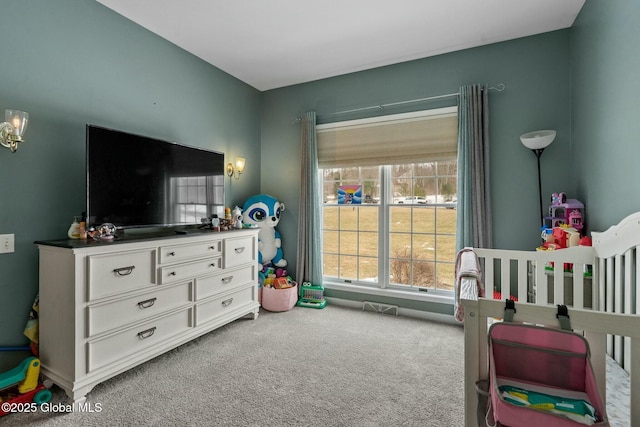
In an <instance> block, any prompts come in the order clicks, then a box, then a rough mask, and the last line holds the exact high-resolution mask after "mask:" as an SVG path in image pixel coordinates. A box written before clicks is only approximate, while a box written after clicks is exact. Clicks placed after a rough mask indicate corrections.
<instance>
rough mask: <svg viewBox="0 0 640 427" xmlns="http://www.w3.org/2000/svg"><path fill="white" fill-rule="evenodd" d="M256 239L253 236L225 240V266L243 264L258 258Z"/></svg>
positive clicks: (256, 260)
mask: <svg viewBox="0 0 640 427" xmlns="http://www.w3.org/2000/svg"><path fill="white" fill-rule="evenodd" d="M255 244H256V239H254V237H253V236H245V237H238V238H233V239H226V240H225V241H224V267H225V268H230V267H235V266H238V265H243V264H246V263H249V262H251V261H255V262H258V259H257V258H256V252H257V251H256V246H255Z"/></svg>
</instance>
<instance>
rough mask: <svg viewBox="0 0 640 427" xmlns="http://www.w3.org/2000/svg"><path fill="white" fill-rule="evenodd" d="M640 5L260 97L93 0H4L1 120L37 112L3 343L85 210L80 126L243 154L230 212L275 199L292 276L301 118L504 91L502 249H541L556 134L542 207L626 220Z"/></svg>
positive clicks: (2, 209) (10, 226) (6, 203)
mask: <svg viewBox="0 0 640 427" xmlns="http://www.w3.org/2000/svg"><path fill="white" fill-rule="evenodd" d="M639 8H640V5H639V4H638V3H637V2H635V1H633V0H617V1H615V2H602V1H596V0H587V2H586V4H585V6H584V8H583V10H582V12H581V13H580V15H579V17H578V19H577V20H576V23H575V25H574V26H573V27H572V28H571V29H567V30H561V31H555V32H551V33H546V34H542V35H538V36H533V37H527V38H522V39H518V40H513V41H508V42H504V43H497V44H493V45H489V46H484V47H479V48H474V49H468V50H464V51H460V52H454V53H449V54H445V55H440V56H436V57H432V58H426V59H421V60H417V61H411V62H406V63H402V64H396V65H392V66H388V67H381V68H376V69H372V70H368V71H363V72H358V73H353V74H348V75H343V76H339V77H335V78H330V79H324V80H319V81H315V82H310V83H306V84H301V85H296V86H290V87H285V88H281V89H275V90H271V91H267V92H264V93H260V92H258V91H257V90H255V89H253V88H252V87H250V86H248V85H246V84H244V83H242V82H240V81H238V80H237V79H235V78H233V77H231V76H229V75H228V74H226V73H224V72H222V71H220V70H219V69H217V68H215V67H213V66H211V65H209V64H206V63H204V62H203V61H201V60H199V59H197V58H195V57H194V56H192V55H190V54H188V53H186V52H184V51H183V50H181V49H179V48H178V47H176V46H174V45H172V44H171V43H168V42H167V41H165V40H163V39H161V38H159V37H157V36H155V35H153V34H151V33H149V32H148V31H146V30H144V29H142V28H140V27H139V26H137V25H136V24H134V23H132V22H130V21H128V20H127V19H125V18H123V17H121V16H119V15H117V14H116V13H114V12H112V11H111V10H109V9H107V8H105V7H103V6H102V5H100V4H98V3H97V2H94V1H83V0H57V1H55V2H53V1H47V0H5V1H3V11H2V13H3V21H4V22H5V23H16V24H15V25H10V24H5V25H2V26H0V37H1V39H2V40H4V41H5V43H2V44H1V45H0V55H1V57H2V58H3V66H4V71H3V73H2V78H0V112H1V110H3V109H5V108H15V109H21V110H25V111H28V112H29V113H30V116H31V123H30V124H29V129H28V130H27V134H26V140H27V141H28V142H26V143H25V144H23V145H22V146H21V147H20V149H19V150H18V152H17V153H16V154H11V153H10V152H9V150H6V149H0V182H2V185H0V234H5V233H15V235H16V252H15V253H13V254H2V255H0V272H1V273H2V274H0V319H1V320H2V324H3V328H2V330H1V331H0V345H16V344H24V342H25V339H24V337H23V336H22V328H23V326H24V321H25V320H26V315H27V313H28V310H29V307H30V305H31V303H32V301H33V298H34V297H35V295H36V294H37V291H38V290H37V287H38V261H37V260H38V254H37V250H36V248H35V246H34V245H33V241H34V240H40V239H52V238H59V237H62V236H64V235H65V233H66V230H67V228H68V226H69V223H70V221H71V219H72V217H73V216H74V215H77V214H78V213H79V212H80V211H82V210H83V208H84V192H85V185H84V167H85V165H84V144H85V141H84V127H85V124H86V123H95V124H99V125H103V126H107V127H113V128H117V129H122V130H126V131H130V132H135V133H140V134H145V135H149V136H153V137H158V138H162V139H168V140H175V141H179V142H182V143H185V144H189V145H194V146H200V147H204V148H210V149H214V150H218V151H223V152H225V153H226V154H227V155H228V157H229V158H230V159H233V158H235V157H236V156H243V157H245V158H246V159H247V170H246V171H245V173H244V174H243V175H242V177H241V178H240V180H238V181H233V183H232V184H229V181H227V185H226V190H227V204H228V205H235V204H241V203H242V202H243V201H244V200H245V199H246V198H247V197H248V196H250V195H252V194H255V193H256V192H265V193H270V194H273V195H274V196H276V197H278V198H280V199H281V200H282V201H283V202H284V203H285V204H286V207H287V209H286V210H285V212H284V214H283V218H282V220H281V223H280V226H279V229H280V231H281V233H282V234H283V242H284V243H283V244H284V253H285V258H287V259H288V260H289V264H290V269H291V270H292V271H294V270H295V267H294V266H295V261H296V259H295V258H296V257H295V251H296V234H297V212H298V182H299V180H300V178H299V177H300V168H299V164H300V158H299V157H300V149H299V139H300V125H299V122H297V121H296V117H297V116H298V115H299V114H300V113H301V112H304V111H308V110H314V111H316V112H317V113H318V114H319V116H320V121H322V122H327V121H331V120H335V117H334V116H331V113H334V112H336V111H341V110H347V109H352V108H359V107H366V106H371V105H378V104H381V103H391V102H398V101H405V100H408V99H416V98H423V97H429V96H433V95H441V94H448V93H453V92H457V91H458V88H459V87H460V86H461V85H463V84H469V83H487V84H489V85H492V86H495V85H497V84H499V83H503V84H505V85H506V90H505V91H504V92H501V93H498V92H494V91H492V92H491V93H490V110H491V127H490V132H491V147H492V148H491V150H492V152H491V163H492V174H491V181H492V191H493V205H492V207H493V210H494V223H495V226H496V227H495V235H494V240H495V244H496V246H498V247H501V248H510V249H531V248H533V247H535V246H536V245H537V243H538V232H537V228H538V213H537V210H538V205H537V183H536V167H535V157H534V156H533V154H532V153H530V152H529V151H527V150H526V149H525V148H524V147H523V146H522V145H521V143H520V141H519V135H520V134H522V133H524V132H527V131H531V130H536V129H545V128H551V129H556V130H557V131H558V137H557V139H556V141H555V142H554V143H553V144H552V145H551V146H550V147H549V148H548V149H547V150H546V151H545V153H544V155H543V158H542V174H543V195H544V197H545V198H546V197H548V195H549V194H550V193H552V192H557V191H565V192H566V193H568V194H569V195H570V196H575V197H576V198H579V199H581V200H584V201H585V202H586V204H587V223H588V226H590V228H591V229H594V230H601V229H604V228H606V227H608V226H609V225H611V224H614V223H616V222H617V221H619V220H620V219H621V218H622V217H624V216H625V215H627V214H628V213H631V212H634V211H637V210H639V208H640V206H639V205H640V200H639V199H638V197H637V196H636V195H635V194H634V193H632V190H633V188H634V186H635V185H636V182H637V181H638V180H639V178H640V177H639V176H638V175H640V172H638V170H637V168H633V165H635V164H636V163H637V159H638V158H639V157H640V156H639V154H640V152H639V150H640V148H639V147H640V144H637V142H636V141H634V136H636V135H639V134H640V132H639V131H640V129H638V128H639V127H640V120H638V102H637V101H636V100H637V99H639V95H640V93H639V92H640V86H639V85H638V84H637V82H636V80H637V78H636V76H637V74H638V72H639V71H640V64H639V61H640V57H639V56H638V55H637V48H636V49H635V50H634V48H635V47H636V46H635V45H636V44H635V41H637V40H638V39H639V36H640V34H639V31H640V30H639V29H638V27H637V26H634V24H633V22H634V21H636V22H637V21H638V18H640V11H639ZM450 103H451V102H449V104H450ZM441 105H443V103H436V102H433V103H423V104H416V105H415V106H414V107H415V109H423V108H431V107H436V106H441ZM399 111H400V110H394V109H390V110H388V111H387V112H399ZM348 118H355V117H354V116H340V119H348ZM434 311H438V312H442V311H441V308H437V307H435V308H434ZM0 358H1V355H0ZM0 367H1V360H0Z"/></svg>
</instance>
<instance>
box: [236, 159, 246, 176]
mask: <svg viewBox="0 0 640 427" xmlns="http://www.w3.org/2000/svg"><path fill="white" fill-rule="evenodd" d="M244 163H245V161H244V157H238V158H237V159H236V170H237V171H238V173H242V172H244Z"/></svg>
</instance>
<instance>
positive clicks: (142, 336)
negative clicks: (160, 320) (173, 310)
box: [138, 326, 156, 340]
mask: <svg viewBox="0 0 640 427" xmlns="http://www.w3.org/2000/svg"><path fill="white" fill-rule="evenodd" d="M155 333H156V327H155V326H154V327H153V328H149V329H147V330H146V331H142V332H138V338H140V339H141V340H143V339H146V338H149V337H150V336H151V335H153V334H155Z"/></svg>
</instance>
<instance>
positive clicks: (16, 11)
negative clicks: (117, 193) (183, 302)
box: [0, 0, 261, 367]
mask: <svg viewBox="0 0 640 427" xmlns="http://www.w3.org/2000/svg"><path fill="white" fill-rule="evenodd" d="M2 19H3V25H1V26H0V40H2V41H3V42H2V43H0V57H1V58H2V67H3V71H2V73H0V76H1V77H0V112H2V117H4V109H5V108H13V109H18V110H24V111H27V112H28V113H29V114H30V123H29V128H28V129H27V133H26V135H25V139H26V141H27V142H26V143H24V144H22V145H21V146H20V148H19V149H18V151H17V152H16V153H15V154H12V153H11V152H10V151H9V150H7V149H5V148H1V147H0V183H1V184H0V234H7V233H15V239H16V243H15V246H16V251H15V253H13V254H0V319H1V324H2V328H1V329H0V346H3V345H5V346H8V345H22V344H24V343H25V341H26V339H25V338H24V337H23V336H22V328H23V327H24V324H25V321H26V318H27V315H28V313H29V309H30V307H31V304H32V302H33V299H34V297H35V295H36V294H37V292H38V253H37V249H36V247H35V246H34V244H33V242H34V241H35V240H41V239H54V238H62V237H64V236H66V232H67V229H68V228H69V225H70V222H71V220H72V218H73V216H74V215H79V213H80V212H81V211H83V210H84V205H85V158H84V156H85V124H86V123H94V124H99V125H103V126H107V127H112V128H116V129H122V130H126V131H130V132H134V133H139V134H143V135H149V136H153V137H157V138H161V139H167V140H171V141H178V142H181V143H184V144H188V145H192V146H199V147H203V148H208V149H213V150H216V151H222V152H225V153H226V154H227V155H228V156H229V157H230V158H235V157H236V155H240V156H243V157H245V158H246V159H247V170H246V171H245V173H244V174H243V175H242V177H241V178H240V180H238V181H234V182H233V184H232V186H233V187H232V188H229V183H228V181H227V204H228V205H233V204H237V203H241V202H242V201H244V199H246V198H247V197H248V196H249V195H251V194H254V193H256V192H257V191H259V188H260V151H259V145H260V96H261V95H260V92H259V91H257V90H256V89H254V88H252V87H251V86H249V85H247V84H245V83H243V82H240V81H239V80H237V79H235V78H233V77H231V76H229V75H228V74H226V73H224V72H222V71H220V70H219V69H217V68H215V67H213V66H211V65H209V64H207V63H205V62H203V61H201V60H199V59H197V58H196V57H194V56H193V55H191V54H188V53H186V52H185V51H183V50H182V49H180V48H178V47H176V46H175V45H173V44H170V43H168V42H167V41H165V40H164V39H161V38H159V37H157V36H155V35H153V34H152V33H150V32H148V31H146V30H144V29H142V28H141V27H139V26H138V25H136V24H134V23H132V22H131V21H129V20H127V19H124V18H123V17H121V16H120V15H117V14H116V13H114V12H113V11H111V10H110V9H107V8H105V7H104V6H102V5H100V4H99V3H97V2H95V1H85V0H56V1H48V0H3V2H2ZM105 155H126V153H105ZM0 357H2V354H0ZM0 367H1V366H0Z"/></svg>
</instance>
